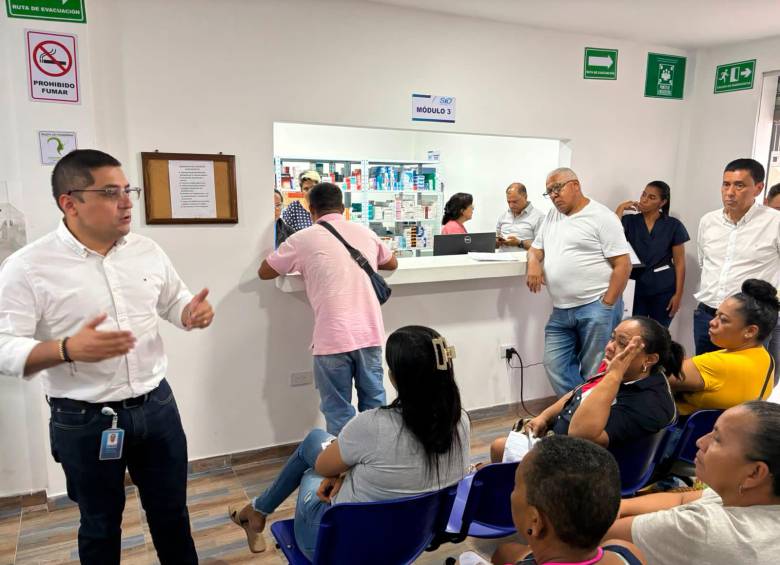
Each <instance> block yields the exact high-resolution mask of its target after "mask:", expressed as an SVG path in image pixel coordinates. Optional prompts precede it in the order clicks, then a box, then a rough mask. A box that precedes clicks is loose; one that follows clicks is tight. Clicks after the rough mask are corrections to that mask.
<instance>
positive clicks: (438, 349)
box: [432, 337, 455, 371]
mask: <svg viewBox="0 0 780 565" xmlns="http://www.w3.org/2000/svg"><path fill="white" fill-rule="evenodd" d="M432 341H433V354H434V355H435V356H436V368H437V369H439V370H442V371H444V370H446V369H448V368H452V360H453V359H455V347H454V346H452V345H449V346H448V345H447V340H445V339H444V338H443V337H436V338H434V339H433V340H432Z"/></svg>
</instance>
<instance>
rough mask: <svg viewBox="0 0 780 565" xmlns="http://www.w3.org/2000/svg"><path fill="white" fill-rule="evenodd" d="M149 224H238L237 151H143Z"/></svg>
mask: <svg viewBox="0 0 780 565" xmlns="http://www.w3.org/2000/svg"><path fill="white" fill-rule="evenodd" d="M141 165H142V169H143V179H144V203H145V205H146V223H147V224H237V223H238V204H237V199H236V158H235V155H223V154H222V153H219V154H217V155H211V154H198V153H160V152H158V151H154V152H143V153H141Z"/></svg>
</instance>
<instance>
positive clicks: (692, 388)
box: [669, 279, 778, 416]
mask: <svg viewBox="0 0 780 565" xmlns="http://www.w3.org/2000/svg"><path fill="white" fill-rule="evenodd" d="M777 313H778V301H777V290H776V289H775V287H774V286H772V285H771V284H769V283H767V282H765V281H762V280H758V279H748V280H746V281H745V282H744V283H742V292H738V293H737V294H735V295H734V296H731V297H729V298H727V299H726V300H724V301H723V302H722V303H721V305H720V307H719V308H718V310H717V312H716V314H715V317H714V318H713V319H712V321H711V322H710V331H709V334H710V340H712V343H714V344H715V345H717V346H718V347H721V348H722V349H720V350H719V351H713V352H710V353H704V354H702V355H697V356H696V357H692V358H690V359H686V360H685V361H683V368H682V375H681V377H682V378H681V379H680V380H676V379H672V380H670V381H669V384H670V386H671V387H672V389H673V390H675V391H677V392H682V393H684V394H682V395H679V396H680V398H679V399H678V401H677V408H678V410H679V412H680V415H681V416H687V415H688V414H691V413H693V412H695V411H697V410H705V409H710V408H716V409H720V410H725V409H726V408H731V407H732V406H736V405H737V404H741V403H743V402H746V401H748V400H756V399H759V398H761V399H765V398H767V397H768V396H769V394H770V393H771V392H772V385H773V375H772V373H773V372H774V371H772V370H770V363H771V362H772V358H771V357H770V356H769V353H768V352H767V350H766V349H765V348H764V346H763V345H762V342H763V341H764V340H765V339H766V338H767V337H769V335H770V334H771V333H772V330H773V329H774V327H775V324H776V323H777ZM767 376H768V378H767Z"/></svg>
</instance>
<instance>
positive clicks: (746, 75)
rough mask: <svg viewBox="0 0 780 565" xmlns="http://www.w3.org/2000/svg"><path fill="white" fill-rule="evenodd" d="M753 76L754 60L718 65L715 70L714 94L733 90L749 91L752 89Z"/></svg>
mask: <svg viewBox="0 0 780 565" xmlns="http://www.w3.org/2000/svg"><path fill="white" fill-rule="evenodd" d="M755 74H756V60H755V59H751V60H750V61H740V62H739V63H728V64H727V65H718V68H717V69H716V70H715V94H720V93H721V92H734V91H735V90H750V89H751V88H753V77H754V76H755Z"/></svg>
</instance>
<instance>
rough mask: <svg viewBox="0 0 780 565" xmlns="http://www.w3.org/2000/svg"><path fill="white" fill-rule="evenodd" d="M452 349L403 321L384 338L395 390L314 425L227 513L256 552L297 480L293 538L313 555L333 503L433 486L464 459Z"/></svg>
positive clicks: (450, 478) (449, 480) (465, 434)
mask: <svg viewBox="0 0 780 565" xmlns="http://www.w3.org/2000/svg"><path fill="white" fill-rule="evenodd" d="M454 357H455V350H454V348H452V347H449V346H447V342H446V341H445V340H444V338H442V337H441V336H440V335H439V334H438V333H437V332H436V331H435V330H432V329H430V328H426V327H423V326H406V327H403V328H400V329H398V330H396V331H395V332H393V333H392V334H391V335H390V337H389V338H388V339H387V346H386V351H385V358H386V360H387V365H388V367H389V369H390V382H391V383H392V384H393V386H394V387H395V389H396V391H397V392H398V397H397V398H396V399H395V400H394V401H393V402H392V403H390V405H388V406H383V407H381V408H374V409H373V410H367V411H365V412H362V413H360V414H358V415H357V416H356V417H355V418H354V419H352V420H351V421H350V422H348V423H347V425H346V426H345V427H344V429H342V430H341V433H340V434H339V436H338V438H334V437H333V436H331V435H330V434H328V433H327V432H325V431H323V430H316V429H315V430H312V431H311V432H309V434H308V435H307V436H306V438H305V439H304V440H303V442H301V444H300V445H299V446H298V448H297V449H296V450H295V453H293V454H292V456H291V457H290V459H288V461H287V463H286V464H285V466H284V468H283V469H282V471H281V473H280V474H279V476H278V477H277V478H276V480H275V481H274V483H273V484H272V485H271V486H270V487H269V488H268V489H266V490H265V492H263V494H261V495H260V496H258V497H257V498H255V499H254V500H253V501H252V503H251V504H248V505H246V506H245V507H244V508H242V509H240V510H239V509H238V508H234V507H231V508H229V510H228V511H229V513H230V518H231V519H232V520H233V521H234V522H235V523H236V524H238V525H239V526H241V527H242V528H243V529H244V530H245V531H246V534H247V540H248V542H249V547H250V549H251V550H252V551H253V552H260V551H263V550H264V549H265V543H264V541H263V537H262V533H261V532H262V531H263V530H264V529H265V523H266V517H267V516H268V515H269V514H271V513H272V512H273V511H274V510H276V508H277V507H278V506H279V505H280V504H281V503H282V502H283V501H284V500H285V499H286V498H287V497H288V496H289V495H290V494H292V492H293V491H294V490H295V489H296V488H298V489H299V490H298V500H297V504H296V507H295V538H296V542H297V543H298V547H299V548H300V550H301V551H302V552H303V553H304V554H305V555H306V556H307V557H308V558H309V559H311V558H312V556H313V554H314V548H315V546H316V543H317V532H318V529H319V525H320V520H321V518H322V514H323V513H324V512H325V511H326V510H327V509H328V508H329V507H330V505H331V504H340V503H344V502H373V501H379V500H390V499H395V498H403V497H407V496H412V495H416V494H420V493H424V492H429V491H433V490H438V489H441V488H444V487H446V486H449V485H452V484H454V483H456V482H457V481H459V480H460V479H461V478H463V476H464V474H465V473H466V471H467V469H468V466H469V419H468V415H467V414H466V412H465V411H463V410H462V408H461V402H460V392H459V391H458V385H457V384H456V383H455V377H454V373H453V369H452V359H453V358H454Z"/></svg>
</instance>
